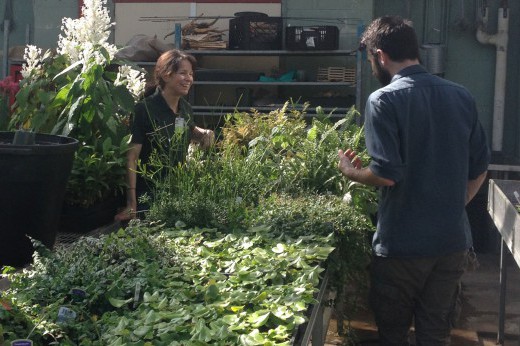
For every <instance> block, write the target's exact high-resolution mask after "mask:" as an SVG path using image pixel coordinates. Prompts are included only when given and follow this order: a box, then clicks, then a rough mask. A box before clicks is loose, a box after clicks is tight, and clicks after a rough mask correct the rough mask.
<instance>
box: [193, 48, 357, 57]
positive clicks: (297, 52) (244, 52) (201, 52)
mask: <svg viewBox="0 0 520 346" xmlns="http://www.w3.org/2000/svg"><path fill="white" fill-rule="evenodd" d="M185 52H186V53H188V54H191V55H204V56H302V55H303V56H342V55H344V56H355V55H356V53H357V51H355V50H354V51H352V50H230V49H228V50H225V49H222V50H186V51H185Z"/></svg>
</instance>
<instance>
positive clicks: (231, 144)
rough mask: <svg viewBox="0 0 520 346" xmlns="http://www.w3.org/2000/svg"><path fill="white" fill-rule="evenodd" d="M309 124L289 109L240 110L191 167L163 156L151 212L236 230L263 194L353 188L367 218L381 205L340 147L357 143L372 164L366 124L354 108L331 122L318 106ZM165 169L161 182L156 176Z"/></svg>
mask: <svg viewBox="0 0 520 346" xmlns="http://www.w3.org/2000/svg"><path fill="white" fill-rule="evenodd" d="M318 111H319V112H318V114H319V116H318V117H317V118H314V119H313V120H312V122H311V124H310V125H308V124H307V123H306V122H305V120H304V115H305V114H304V113H302V112H300V111H296V110H288V106H287V105H286V106H285V107H283V108H281V109H279V110H276V111H273V112H271V113H269V114H260V113H256V112H255V113H252V114H248V113H234V114H230V115H228V117H227V122H226V123H225V125H224V126H223V128H222V135H223V137H222V138H221V141H220V142H219V144H218V147H217V149H216V150H213V151H211V152H209V153H202V152H201V151H197V150H196V151H195V153H194V154H193V155H192V156H191V158H190V159H188V161H187V162H186V164H183V165H178V166H175V167H169V166H167V164H165V163H164V162H165V160H164V159H163V160H161V158H160V156H156V157H155V160H153V161H154V162H153V164H152V165H151V166H152V167H153V168H147V169H148V173H149V174H148V176H149V177H151V179H152V180H153V181H154V182H155V184H156V186H157V189H156V190H157V192H156V198H155V201H156V202H155V203H154V204H152V208H151V211H150V214H149V217H150V218H151V219H153V220H161V221H163V222H167V224H168V225H174V224H175V222H176V221H178V220H182V221H183V222H186V223H187V224H189V225H194V226H201V227H204V226H207V227H218V228H219V229H221V230H224V229H236V228H237V227H238V228H240V227H244V216H246V215H247V213H248V212H249V211H250V210H251V209H253V208H254V207H255V206H256V205H257V204H258V202H259V200H260V199H261V198H264V197H268V196H270V195H271V194H273V193H281V192H285V193H289V194H292V195H296V196H299V195H307V194H332V195H334V196H336V198H340V199H341V198H342V197H343V195H344V194H345V193H349V194H350V196H351V198H352V200H353V201H354V204H355V205H356V207H359V208H360V212H361V213H363V214H366V215H369V214H371V213H373V211H374V210H375V191H374V189H373V188H370V187H366V186H362V185H359V184H355V183H352V182H349V181H348V180H347V179H346V178H345V177H343V175H342V174H341V172H339V170H338V168H337V161H338V159H337V151H338V149H339V148H352V149H354V150H356V151H358V152H359V156H360V157H361V158H362V159H363V160H365V162H367V160H368V158H367V155H366V151H365V149H364V141H363V129H362V128H360V127H359V126H358V125H357V124H356V119H357V116H358V113H357V112H356V111H355V110H354V109H352V110H351V111H350V112H349V113H348V114H347V115H346V116H345V118H343V119H340V120H338V121H336V122H332V120H331V119H330V117H329V116H326V115H324V114H323V113H322V112H321V113H320V110H318ZM159 170H162V171H163V172H164V171H166V178H164V179H162V178H160V177H158V176H157V175H154V174H153V173H155V172H157V171H159Z"/></svg>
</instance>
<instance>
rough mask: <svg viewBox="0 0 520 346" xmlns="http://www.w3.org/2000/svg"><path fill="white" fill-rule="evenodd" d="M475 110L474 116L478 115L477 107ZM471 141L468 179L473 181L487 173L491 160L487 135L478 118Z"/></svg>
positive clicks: (476, 118) (476, 117)
mask: <svg viewBox="0 0 520 346" xmlns="http://www.w3.org/2000/svg"><path fill="white" fill-rule="evenodd" d="M474 108H475V110H474V112H475V113H474V114H478V113H477V110H476V106H475V105H474ZM469 141H470V142H469V150H470V156H469V172H468V179H469V180H473V179H476V178H477V177H478V176H479V175H480V174H482V173H484V172H485V171H487V168H488V165H489V162H490V160H491V150H490V148H489V145H488V142H487V139H486V133H485V132H484V129H483V127H482V124H481V123H480V121H479V120H478V116H475V122H474V124H473V128H472V131H471V136H470V139H469Z"/></svg>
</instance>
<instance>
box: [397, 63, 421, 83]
mask: <svg viewBox="0 0 520 346" xmlns="http://www.w3.org/2000/svg"><path fill="white" fill-rule="evenodd" d="M417 73H428V71H426V69H425V68H424V67H423V66H422V65H419V64H416V65H411V66H408V67H405V68H403V69H402V70H401V71H399V72H397V73H396V74H395V75H394V76H393V77H392V82H394V81H396V80H398V79H400V78H403V77H406V76H409V75H412V74H417Z"/></svg>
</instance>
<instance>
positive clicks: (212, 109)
mask: <svg viewBox="0 0 520 346" xmlns="http://www.w3.org/2000/svg"><path fill="white" fill-rule="evenodd" d="M186 52H187V53H189V54H191V55H193V56H195V57H196V58H197V59H198V60H199V61H202V60H203V58H204V57H224V56H230V57H266V56H276V57H297V56H301V57H305V58H306V57H333V56H339V57H346V58H353V59H356V60H355V63H356V76H358V77H357V80H356V81H355V82H353V83H352V82H318V81H217V80H205V81H197V80H195V81H194V86H193V89H192V92H191V93H190V103H191V104H192V107H193V111H194V113H195V115H198V116H209V117H221V116H222V115H224V114H226V113H229V112H233V111H235V110H238V111H249V110H251V108H254V109H256V110H258V111H271V110H274V109H277V108H279V107H280V105H279V104H276V105H263V106H251V107H236V106H225V105H216V106H208V105H199V104H197V103H196V102H195V93H196V89H197V86H228V87H229V86H237V87H261V86H265V87H278V88H291V87H298V88H313V87H319V88H322V87H331V88H351V89H353V92H352V95H355V100H356V107H358V108H359V99H360V95H359V93H360V90H361V89H360V88H359V87H358V86H357V84H358V83H359V76H361V57H360V53H359V52H358V51H357V50H354V51H352V50H305V51H302V50H298V51H294V50H186ZM153 64H154V63H149V64H147V65H153ZM143 66H144V65H143ZM316 106H317V105H316ZM322 109H323V110H324V111H325V112H331V111H334V113H335V114H338V116H339V115H343V114H344V113H345V112H346V111H348V109H349V108H348V107H322ZM312 112H313V109H308V114H309V116H312V115H313V114H312Z"/></svg>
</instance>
